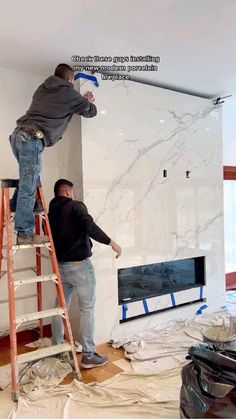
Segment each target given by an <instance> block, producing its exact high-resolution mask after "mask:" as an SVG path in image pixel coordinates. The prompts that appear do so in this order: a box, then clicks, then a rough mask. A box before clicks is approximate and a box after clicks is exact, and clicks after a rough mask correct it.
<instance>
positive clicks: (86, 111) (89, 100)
mask: <svg viewBox="0 0 236 419" xmlns="http://www.w3.org/2000/svg"><path fill="white" fill-rule="evenodd" d="M73 95H74V104H73V113H75V114H77V115H82V116H84V117H85V118H93V117H94V116H96V115H97V107H96V105H94V103H93V102H94V97H93V94H92V93H91V92H87V93H86V94H85V95H84V96H81V94H80V93H78V92H77V91H76V90H73Z"/></svg>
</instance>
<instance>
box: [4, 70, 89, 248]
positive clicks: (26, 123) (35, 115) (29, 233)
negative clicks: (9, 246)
mask: <svg viewBox="0 0 236 419" xmlns="http://www.w3.org/2000/svg"><path fill="white" fill-rule="evenodd" d="M73 82H74V72H73V70H72V68H71V67H70V66H68V65H67V64H59V65H58V66H57V67H56V70H55V73H54V76H50V77H49V78H47V79H46V80H45V81H44V83H43V84H41V85H40V86H39V88H38V89H37V90H36V92H35V93H34V95H33V100H32V103H31V105H30V108H29V110H28V111H27V112H26V114H25V115H24V116H22V117H21V118H19V119H18V120H17V121H16V123H17V128H15V130H14V131H13V133H12V134H11V136H10V143H11V147H12V150H13V153H14V155H15V157H16V159H17V161H18V163H19V177H20V181H19V187H18V188H17V189H16V191H15V193H14V195H13V198H12V199H11V210H12V211H16V214H15V229H16V231H17V244H40V243H45V242H47V241H48V240H49V239H48V237H46V236H36V235H35V229H34V227H35V217H34V213H33V210H34V205H35V193H36V184H37V180H38V177H39V174H40V172H41V166H42V164H41V155H42V152H43V149H44V147H51V146H53V145H54V144H56V143H57V142H58V141H59V140H60V139H61V138H62V136H63V134H64V132H65V131H66V129H67V127H68V125H69V122H70V120H71V118H72V116H73V114H77V115H82V116H84V117H86V118H92V117H94V116H95V115H96V114H97V108H96V106H95V105H94V104H93V103H92V102H93V101H94V97H93V95H92V93H91V92H87V93H86V94H85V95H84V96H81V95H80V94H79V93H78V92H77V91H76V90H75V89H74V85H73Z"/></svg>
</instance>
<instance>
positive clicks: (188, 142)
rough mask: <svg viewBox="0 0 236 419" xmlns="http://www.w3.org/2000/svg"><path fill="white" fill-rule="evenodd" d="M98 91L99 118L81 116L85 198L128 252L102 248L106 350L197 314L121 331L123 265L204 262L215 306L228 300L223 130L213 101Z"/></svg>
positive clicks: (100, 289)
mask: <svg viewBox="0 0 236 419" xmlns="http://www.w3.org/2000/svg"><path fill="white" fill-rule="evenodd" d="M95 94H96V104H97V107H98V116H97V117H96V118H93V119H85V118H84V119H82V163H83V190H84V201H85V203H86V205H87V206H88V208H89V211H90V213H91V214H92V215H93V216H94V218H95V220H96V222H97V223H98V224H99V226H100V227H101V228H102V229H103V230H104V231H105V232H106V233H107V234H108V235H110V237H112V239H113V240H115V241H117V242H118V243H119V244H120V245H121V246H122V247H123V255H122V257H121V258H120V259H119V260H116V259H115V257H114V255H113V253H112V251H111V248H110V247H106V246H103V245H101V244H96V243H94V255H93V259H92V260H93V263H94V266H95V270H96V275H97V307H96V330H97V342H98V343H100V342H104V341H106V340H107V339H109V338H110V337H111V336H112V335H123V336H124V335H129V334H133V333H136V332H139V331H142V330H144V329H146V328H147V327H152V326H155V325H156V324H158V323H159V322H161V321H165V320H168V319H169V318H173V316H174V317H179V316H183V315H189V314H191V313H194V312H196V310H197V308H198V307H196V306H192V307H188V308H179V309H175V311H174V312H173V311H171V310H170V311H169V312H166V313H162V314H155V315H152V316H149V317H147V318H145V319H141V320H134V321H130V322H128V323H126V324H122V325H119V318H120V308H119V306H118V287H117V269H118V268H121V267H130V266H136V265H143V264H148V263H156V262H161V261H168V260H174V259H183V258H185V257H194V256H206V289H205V290H204V293H205V296H206V297H207V303H208V304H209V305H210V306H213V305H216V306H218V305H222V304H223V303H224V289H225V283H224V257H223V251H224V249H223V199H222V186H223V180H222V178H223V175H222V123H221V109H220V108H217V107H214V105H213V104H212V102H211V101H208V100H205V99H201V98H197V97H193V96H190V95H185V94H179V93H175V92H171V91H168V90H165V89H160V88H155V87H152V86H147V85H143V84H140V83H135V82H127V81H126V82H111V81H101V82H100V87H99V88H98V89H97V91H96V92H95ZM163 170H166V171H167V177H163ZM186 171H189V172H190V174H189V178H187V177H186ZM173 313H174V314H173Z"/></svg>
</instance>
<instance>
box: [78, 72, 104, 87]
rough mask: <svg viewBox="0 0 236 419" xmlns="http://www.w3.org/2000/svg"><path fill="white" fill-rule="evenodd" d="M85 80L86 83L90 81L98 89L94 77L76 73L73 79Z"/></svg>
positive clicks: (96, 80)
mask: <svg viewBox="0 0 236 419" xmlns="http://www.w3.org/2000/svg"><path fill="white" fill-rule="evenodd" d="M79 79H85V80H86V81H91V82H92V83H93V84H94V85H95V86H96V87H99V83H98V79H97V77H95V76H92V75H90V74H84V73H77V74H76V75H75V77H74V80H79Z"/></svg>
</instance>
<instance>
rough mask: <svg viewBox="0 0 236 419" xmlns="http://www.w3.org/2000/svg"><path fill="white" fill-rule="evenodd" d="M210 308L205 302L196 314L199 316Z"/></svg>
mask: <svg viewBox="0 0 236 419" xmlns="http://www.w3.org/2000/svg"><path fill="white" fill-rule="evenodd" d="M207 308H208V306H207V305H206V304H204V305H203V306H201V307H200V308H199V309H198V311H197V312H196V314H197V315H198V316H199V314H202V312H203V310H206V309H207Z"/></svg>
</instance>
